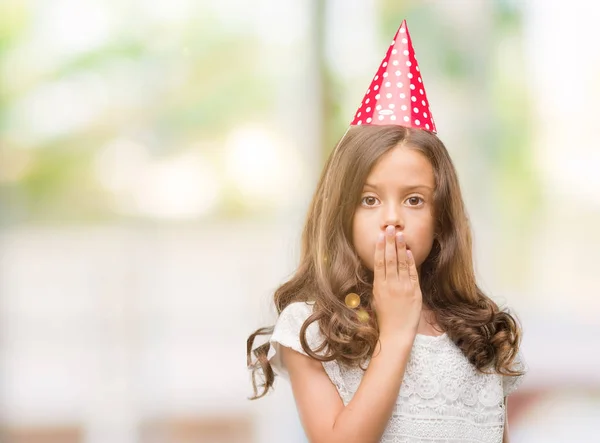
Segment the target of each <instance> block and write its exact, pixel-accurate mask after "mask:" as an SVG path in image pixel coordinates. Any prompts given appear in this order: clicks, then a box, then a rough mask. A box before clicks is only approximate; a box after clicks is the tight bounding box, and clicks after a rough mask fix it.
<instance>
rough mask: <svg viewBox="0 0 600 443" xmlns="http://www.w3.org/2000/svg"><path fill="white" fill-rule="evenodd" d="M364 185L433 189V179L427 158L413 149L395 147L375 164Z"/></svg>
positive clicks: (431, 168)
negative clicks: (426, 187)
mask: <svg viewBox="0 0 600 443" xmlns="http://www.w3.org/2000/svg"><path fill="white" fill-rule="evenodd" d="M366 183H368V184H371V185H376V186H398V187H402V186H428V187H430V188H432V189H433V187H434V186H435V177H434V174H433V167H432V166H431V163H430V162H429V160H428V159H427V157H425V156H424V155H423V154H421V153H420V152H419V151H416V150H414V149H410V148H407V147H405V146H397V147H395V148H393V149H391V150H390V151H388V152H386V153H385V154H384V155H382V156H381V158H380V159H379V160H378V161H377V163H375V165H374V166H373V168H372V169H371V171H370V172H369V175H368V176H367V180H366Z"/></svg>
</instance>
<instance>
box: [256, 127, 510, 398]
mask: <svg viewBox="0 0 600 443" xmlns="http://www.w3.org/2000/svg"><path fill="white" fill-rule="evenodd" d="M398 145H403V146H406V147H407V148H410V149H415V150H417V151H418V152H420V153H422V154H423V155H424V156H425V157H426V158H427V159H428V160H429V161H430V162H431V165H432V167H433V171H434V178H435V191H434V212H435V216H436V226H435V238H434V242H433V246H432V249H431V252H430V253H429V255H428V257H427V258H426V260H425V261H424V262H423V264H422V265H421V269H420V273H419V280H420V285H421V289H422V293H423V305H424V307H427V308H429V309H431V311H432V313H433V315H434V317H435V320H436V322H437V323H438V324H439V326H440V327H441V328H442V329H443V330H444V331H445V332H446V333H447V335H448V337H449V338H450V339H451V340H452V341H453V342H454V343H455V344H456V345H457V346H458V347H459V348H460V349H461V351H462V352H463V354H464V355H465V356H466V357H467V358H468V360H469V361H470V362H471V363H472V364H473V365H474V366H475V367H476V368H477V369H478V370H479V371H480V372H482V373H490V372H492V370H495V371H496V372H497V373H500V374H503V375H511V376H515V375H521V374H522V373H521V372H519V371H516V370H514V368H512V369H511V366H512V364H513V361H514V359H515V357H516V354H517V352H518V349H519V345H520V341H521V327H520V326H519V324H518V323H517V321H516V320H515V318H514V317H513V316H512V315H511V314H509V313H508V312H505V311H502V310H500V308H499V307H498V305H497V304H496V303H495V302H494V301H492V300H491V299H490V298H489V297H488V296H486V295H485V294H484V293H483V292H482V291H481V289H480V288H479V287H478V286H477V283H476V281H475V274H474V270H473V260H472V246H471V229H470V226H469V220H468V217H467V214H466V211H465V207H464V203H463V199H462V196H461V191H460V185H459V182H458V178H457V174H456V170H455V168H454V165H453V163H452V160H451V159H450V156H449V154H448V151H447V150H446V148H445V146H444V144H443V143H442V141H441V140H440V139H439V138H438V137H437V136H436V135H435V134H433V133H432V132H429V131H424V130H419V129H410V128H405V127H402V126H354V127H351V128H350V129H349V130H348V132H347V133H346V134H345V136H344V137H342V140H341V141H340V143H339V144H338V146H337V147H336V149H335V150H334V152H333V153H332V154H331V155H330V156H329V159H328V160H327V163H326V165H325V168H324V169H323V173H322V175H321V178H320V180H319V183H318V185H317V189H316V191H315V194H314V196H313V199H312V202H311V204H310V207H309V210H308V215H307V218H306V223H305V226H304V231H303V235H302V249H301V255H300V263H299V266H298V268H297V270H296V272H295V273H294V275H293V276H292V277H291V278H290V279H289V280H288V281H287V282H285V283H284V284H283V285H281V286H280V287H279V288H278V289H277V290H276V291H275V294H274V301H275V307H276V309H277V312H278V314H280V313H281V311H283V309H285V308H286V307H287V306H288V305H289V304H291V303H293V302H297V301H311V302H314V308H313V313H312V315H311V316H310V317H309V318H308V319H307V320H306V322H305V323H304V325H303V326H302V328H301V330H300V343H301V345H302V348H303V349H304V351H305V352H306V353H307V354H308V355H309V356H311V357H312V358H314V359H317V360H319V361H331V360H336V361H338V362H339V363H340V364H345V365H349V366H360V367H362V366H363V364H364V363H365V361H366V359H367V358H369V357H370V356H371V355H372V354H373V351H374V350H375V345H376V343H377V340H378V337H379V330H378V326H377V321H376V315H369V320H368V321H367V322H361V321H360V320H359V319H358V317H357V315H356V311H355V310H351V309H348V308H347V307H346V305H345V304H344V298H345V296H346V295H347V294H348V293H349V292H355V293H358V294H359V295H360V298H361V306H362V307H363V309H364V310H366V311H367V312H369V313H371V314H374V311H373V307H372V305H371V300H372V287H373V286H372V283H373V274H372V273H371V272H370V271H369V270H367V269H366V268H365V267H364V266H363V265H362V264H361V262H360V260H359V258H358V256H357V254H356V252H355V251H354V248H353V246H352V220H353V218H354V212H355V210H356V207H357V206H358V203H359V201H360V196H361V193H362V189H363V185H364V182H365V180H366V179H367V176H368V174H369V172H370V170H371V168H372V167H373V166H374V165H375V163H376V162H377V160H378V159H379V158H380V157H381V156H382V155H383V154H385V153H386V152H388V151H389V150H390V149H392V148H394V147H396V146H398ZM315 321H316V322H318V325H319V330H320V333H321V334H322V336H323V338H324V341H323V343H322V345H321V346H320V347H319V348H318V349H311V348H310V347H309V346H308V343H307V341H306V329H307V327H308V325H310V324H311V323H313V322H315ZM272 332H273V327H267V328H261V329H258V330H257V331H255V332H254V333H253V334H252V335H250V337H249V338H248V340H247V350H246V354H247V364H248V367H249V369H251V371H252V385H253V388H254V396H253V397H251V399H252V400H254V399H257V398H260V397H262V396H264V395H265V394H266V393H267V392H268V391H269V389H270V388H271V387H272V386H273V382H274V380H275V374H274V372H273V369H272V367H271V365H270V363H269V361H268V359H267V354H268V352H269V348H270V346H271V345H270V343H269V342H268V341H267V342H266V343H264V344H263V345H261V346H259V347H257V348H256V349H254V350H253V349H252V346H253V343H254V340H255V338H256V337H257V336H259V335H270V334H272ZM252 355H254V357H256V360H255V361H254V362H253V361H252ZM363 369H364V368H363ZM259 373H262V375H263V379H264V380H263V383H261V384H260V387H261V388H262V389H263V390H262V392H261V393H260V394H259V393H258V386H257V380H256V376H257V375H258V374H259Z"/></svg>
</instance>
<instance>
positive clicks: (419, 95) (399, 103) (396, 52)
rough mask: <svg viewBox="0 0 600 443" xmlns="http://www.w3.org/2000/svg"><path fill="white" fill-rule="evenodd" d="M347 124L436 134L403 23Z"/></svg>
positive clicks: (410, 42)
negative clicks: (415, 129)
mask: <svg viewBox="0 0 600 443" xmlns="http://www.w3.org/2000/svg"><path fill="white" fill-rule="evenodd" d="M350 125H351V126H356V125H401V126H406V127H410V128H419V129H425V130H428V131H432V132H436V128H435V123H434V122H433V117H432V116H431V111H430V110H429V101H428V100H427V94H426V93H425V86H424V85H423V79H422V78H421V73H420V71H419V64H418V63H417V59H416V58H415V51H414V48H413V45H412V41H411V39H410V35H409V33H408V28H407V27H406V20H404V21H403V22H402V24H401V25H400V28H399V29H398V31H397V32H396V36H395V37H394V40H393V41H392V44H391V45H390V47H389V48H388V50H387V53H386V54H385V58H384V59H383V61H382V62H381V65H380V66H379V69H378V70H377V73H376V74H375V77H374V78H373V81H372V82H371V86H370V87H369V89H368V90H367V93H366V94H365V98H364V99H363V101H362V103H361V104H360V107H359V108H358V110H357V111H356V114H355V115H354V120H352V123H350Z"/></svg>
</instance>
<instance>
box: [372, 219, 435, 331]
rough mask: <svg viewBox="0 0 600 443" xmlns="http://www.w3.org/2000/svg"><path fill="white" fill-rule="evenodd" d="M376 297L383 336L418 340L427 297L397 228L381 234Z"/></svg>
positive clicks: (380, 329)
mask: <svg viewBox="0 0 600 443" xmlns="http://www.w3.org/2000/svg"><path fill="white" fill-rule="evenodd" d="M373 297H374V307H375V312H376V314H377V322H378V324H379V334H380V336H382V337H383V336H386V337H387V336H390V337H395V338H398V337H401V336H404V337H411V338H412V339H414V336H415V335H416V334H417V329H418V327H419V320H420V318H421V308H422V304H423V297H422V293H421V288H420V286H419V276H418V274H417V267H416V265H415V260H414V257H413V255H412V252H411V251H407V249H406V243H405V240H404V236H403V234H402V233H401V232H399V233H397V234H395V229H394V227H393V226H388V227H387V229H386V233H385V235H384V234H380V236H379V239H378V240H377V245H376V247H375V264H374V280H373Z"/></svg>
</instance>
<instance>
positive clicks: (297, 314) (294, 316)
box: [267, 302, 322, 378]
mask: <svg viewBox="0 0 600 443" xmlns="http://www.w3.org/2000/svg"><path fill="white" fill-rule="evenodd" d="M313 308H314V303H311V302H294V303H290V304H289V305H288V306H286V307H285V308H284V309H283V310H282V311H281V313H280V314H279V317H278V318H277V321H276V323H275V327H274V329H273V334H272V335H271V338H270V340H269V342H270V344H271V347H270V350H269V353H268V356H267V358H268V359H269V360H270V362H271V365H272V366H273V369H274V370H275V372H276V373H279V374H280V375H283V376H285V378H288V374H287V368H286V367H285V365H284V364H283V361H282V359H281V352H282V347H285V348H289V349H292V350H294V351H296V352H298V353H300V354H303V355H307V354H306V352H305V350H304V348H303V347H302V343H301V340H300V335H301V334H300V331H301V329H302V326H303V325H304V323H305V322H306V320H307V319H308V317H310V315H311V314H312V313H313ZM306 342H307V344H308V346H309V347H310V349H311V350H315V349H317V348H318V347H319V345H320V344H321V343H322V338H321V335H320V332H319V325H318V323H317V322H313V323H311V324H310V325H309V326H308V327H307V329H306Z"/></svg>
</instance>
